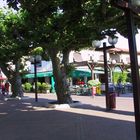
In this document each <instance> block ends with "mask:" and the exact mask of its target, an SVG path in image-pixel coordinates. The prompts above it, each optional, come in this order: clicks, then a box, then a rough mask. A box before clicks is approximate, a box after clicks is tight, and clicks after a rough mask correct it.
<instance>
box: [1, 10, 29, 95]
mask: <svg viewBox="0 0 140 140" xmlns="http://www.w3.org/2000/svg"><path fill="white" fill-rule="evenodd" d="M23 26H24V16H23V13H21V12H16V13H15V12H14V11H12V10H9V9H5V10H4V9H3V10H1V11H0V38H1V39H0V68H1V69H2V71H3V72H4V74H5V75H6V76H7V78H8V80H9V82H10V84H11V86H12V96H14V97H15V96H22V95H23V91H22V83H21V73H20V70H23V65H22V60H23V56H25V55H27V54H28V50H29V49H28V48H29V47H28V46H29V45H28V41H27V40H26V42H25V41H24V38H23V37H24V35H23V32H22V28H23Z"/></svg>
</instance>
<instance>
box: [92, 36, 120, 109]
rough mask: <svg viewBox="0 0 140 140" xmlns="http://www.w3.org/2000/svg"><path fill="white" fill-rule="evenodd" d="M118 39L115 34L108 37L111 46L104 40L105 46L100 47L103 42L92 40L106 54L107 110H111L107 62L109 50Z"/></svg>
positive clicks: (94, 45) (97, 49)
mask: <svg viewBox="0 0 140 140" xmlns="http://www.w3.org/2000/svg"><path fill="white" fill-rule="evenodd" d="M117 41H118V37H115V36H113V38H112V37H111V36H110V37H109V38H108V42H109V43H110V44H111V46H107V45H106V42H103V47H100V45H101V43H100V41H98V40H95V41H92V46H93V47H96V48H95V50H96V51H103V54H104V73H105V91H106V94H105V95H106V110H107V111H109V110H111V106H110V100H109V87H108V84H109V83H108V64H107V50H108V49H110V48H114V47H115V46H114V45H115V44H116V43H117Z"/></svg>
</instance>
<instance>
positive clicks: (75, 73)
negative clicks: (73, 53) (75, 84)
mask: <svg viewBox="0 0 140 140" xmlns="http://www.w3.org/2000/svg"><path fill="white" fill-rule="evenodd" d="M71 76H72V77H84V76H86V77H91V72H88V71H81V70H74V71H73V72H72V73H71Z"/></svg>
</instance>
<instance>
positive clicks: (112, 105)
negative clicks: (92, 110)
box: [109, 92, 116, 109]
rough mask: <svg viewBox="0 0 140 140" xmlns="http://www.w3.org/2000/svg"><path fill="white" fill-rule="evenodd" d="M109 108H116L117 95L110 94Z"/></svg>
mask: <svg viewBox="0 0 140 140" xmlns="http://www.w3.org/2000/svg"><path fill="white" fill-rule="evenodd" d="M109 106H110V109H114V108H116V94H115V93H114V92H110V93H109Z"/></svg>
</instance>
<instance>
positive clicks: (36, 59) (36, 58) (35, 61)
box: [30, 55, 41, 102]
mask: <svg viewBox="0 0 140 140" xmlns="http://www.w3.org/2000/svg"><path fill="white" fill-rule="evenodd" d="M30 61H31V64H34V82H35V101H36V102H37V101H38V96H37V94H38V93H37V64H38V63H40V62H41V56H40V55H35V56H31V58H30Z"/></svg>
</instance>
